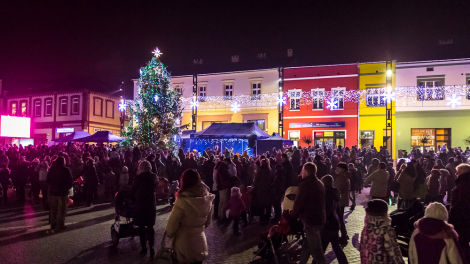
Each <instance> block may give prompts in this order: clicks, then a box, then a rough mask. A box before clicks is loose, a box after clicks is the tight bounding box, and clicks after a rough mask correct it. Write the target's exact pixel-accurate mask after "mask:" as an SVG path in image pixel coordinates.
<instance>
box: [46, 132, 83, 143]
mask: <svg viewBox="0 0 470 264" xmlns="http://www.w3.org/2000/svg"><path fill="white" fill-rule="evenodd" d="M88 136H91V134H90V133H88V132H85V131H75V132H73V133H72V134H70V135H68V136H65V137H62V138H58V139H56V140H54V142H71V141H76V140H77V139H79V138H84V137H88Z"/></svg>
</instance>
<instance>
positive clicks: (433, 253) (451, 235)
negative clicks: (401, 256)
mask: <svg viewBox="0 0 470 264" xmlns="http://www.w3.org/2000/svg"><path fill="white" fill-rule="evenodd" d="M447 219H448V213H447V209H446V207H445V206H444V205H443V204H441V203H437V202H434V203H431V204H429V205H428V206H427V207H426V211H425V212H424V217H423V218H421V219H419V220H418V221H416V223H415V224H414V226H415V230H414V232H413V234H412V235H411V239H410V244H409V251H408V253H409V263H410V264H440V263H451V264H460V263H467V262H466V260H465V257H464V254H463V252H462V250H461V248H460V245H459V243H458V238H459V236H458V234H457V232H455V230H454V227H453V226H452V225H450V224H448V223H446V221H447Z"/></svg>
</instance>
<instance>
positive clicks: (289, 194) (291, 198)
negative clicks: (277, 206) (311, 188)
mask: <svg viewBox="0 0 470 264" xmlns="http://www.w3.org/2000/svg"><path fill="white" fill-rule="evenodd" d="M298 193H299V187H297V186H291V187H289V188H287V190H286V193H285V195H284V202H283V203H282V207H283V209H284V210H294V202H295V198H296V197H297V194H298Z"/></svg>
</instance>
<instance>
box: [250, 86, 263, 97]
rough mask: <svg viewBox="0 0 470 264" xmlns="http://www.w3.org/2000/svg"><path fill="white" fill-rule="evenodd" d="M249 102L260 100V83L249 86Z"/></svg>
mask: <svg viewBox="0 0 470 264" xmlns="http://www.w3.org/2000/svg"><path fill="white" fill-rule="evenodd" d="M251 100H261V83H260V82H256V83H252V84H251Z"/></svg>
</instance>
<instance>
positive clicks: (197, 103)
mask: <svg viewBox="0 0 470 264" xmlns="http://www.w3.org/2000/svg"><path fill="white" fill-rule="evenodd" d="M198 106H199V102H198V101H197V100H193V101H192V102H191V108H192V109H196V108H197V107H198Z"/></svg>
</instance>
